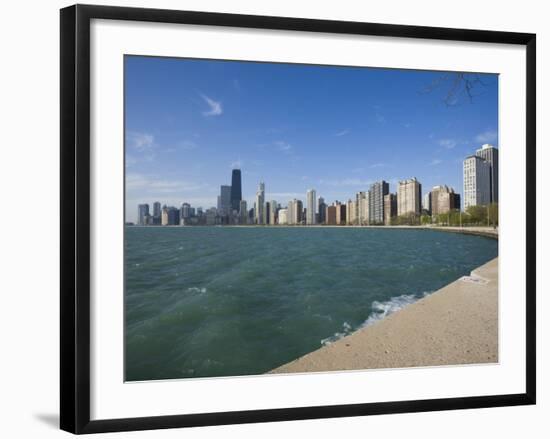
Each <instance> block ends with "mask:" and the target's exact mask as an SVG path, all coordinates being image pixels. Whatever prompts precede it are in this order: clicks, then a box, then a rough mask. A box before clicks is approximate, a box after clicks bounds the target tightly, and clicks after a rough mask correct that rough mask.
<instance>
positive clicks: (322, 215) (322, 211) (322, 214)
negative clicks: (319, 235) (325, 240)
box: [317, 197, 327, 224]
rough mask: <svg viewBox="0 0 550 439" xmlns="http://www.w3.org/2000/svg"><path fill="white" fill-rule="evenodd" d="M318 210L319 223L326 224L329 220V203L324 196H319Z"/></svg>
mask: <svg viewBox="0 0 550 439" xmlns="http://www.w3.org/2000/svg"><path fill="white" fill-rule="evenodd" d="M317 211H318V212H319V214H318V215H319V224H325V222H326V221H327V205H326V204H325V199H324V198H323V197H319V199H318V200H317Z"/></svg>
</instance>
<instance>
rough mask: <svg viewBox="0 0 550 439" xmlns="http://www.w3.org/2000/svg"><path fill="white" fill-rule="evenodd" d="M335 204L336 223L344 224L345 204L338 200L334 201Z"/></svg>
mask: <svg viewBox="0 0 550 439" xmlns="http://www.w3.org/2000/svg"><path fill="white" fill-rule="evenodd" d="M334 206H336V224H337V225H345V224H346V205H345V204H342V203H340V202H339V201H338V200H337V201H335V202H334Z"/></svg>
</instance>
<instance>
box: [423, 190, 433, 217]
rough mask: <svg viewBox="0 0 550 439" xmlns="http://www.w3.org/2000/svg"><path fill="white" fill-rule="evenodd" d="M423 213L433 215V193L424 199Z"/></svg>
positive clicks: (426, 195) (429, 193) (427, 194)
mask: <svg viewBox="0 0 550 439" xmlns="http://www.w3.org/2000/svg"><path fill="white" fill-rule="evenodd" d="M422 212H423V213H424V212H425V213H427V214H428V215H431V213H432V193H431V192H428V193H426V194H425V195H424V197H422Z"/></svg>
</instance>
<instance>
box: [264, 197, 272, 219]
mask: <svg viewBox="0 0 550 439" xmlns="http://www.w3.org/2000/svg"><path fill="white" fill-rule="evenodd" d="M270 217H271V203H270V202H269V201H268V202H267V203H265V209H264V222H263V223H264V224H269V218H270Z"/></svg>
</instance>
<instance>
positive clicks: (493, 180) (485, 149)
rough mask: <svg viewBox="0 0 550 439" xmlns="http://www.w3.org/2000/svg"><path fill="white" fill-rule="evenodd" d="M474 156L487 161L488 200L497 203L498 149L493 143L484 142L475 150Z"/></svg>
mask: <svg viewBox="0 0 550 439" xmlns="http://www.w3.org/2000/svg"><path fill="white" fill-rule="evenodd" d="M476 156H478V157H481V158H482V159H483V160H485V161H486V162H487V163H489V166H490V168H491V172H490V174H489V185H490V188H491V189H490V196H491V198H490V202H491V203H498V149H497V148H495V147H494V146H493V145H489V144H485V145H482V146H481V148H480V149H478V150H477V151H476Z"/></svg>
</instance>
